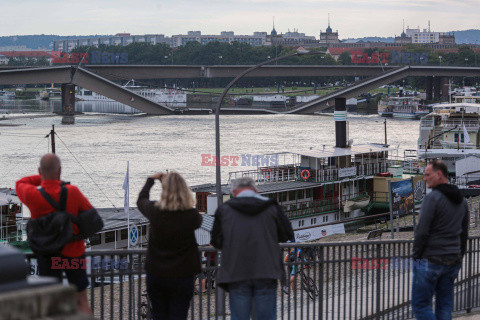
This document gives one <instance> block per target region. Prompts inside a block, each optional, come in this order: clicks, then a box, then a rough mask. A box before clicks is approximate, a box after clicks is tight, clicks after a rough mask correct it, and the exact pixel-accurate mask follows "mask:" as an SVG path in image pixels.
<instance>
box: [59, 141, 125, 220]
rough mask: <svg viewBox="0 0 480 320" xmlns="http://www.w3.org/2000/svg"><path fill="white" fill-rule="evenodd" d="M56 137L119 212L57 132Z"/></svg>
mask: <svg viewBox="0 0 480 320" xmlns="http://www.w3.org/2000/svg"><path fill="white" fill-rule="evenodd" d="M55 135H56V136H57V137H58V139H59V140H60V141H61V142H62V143H63V145H64V146H65V148H66V149H67V150H68V152H70V154H71V155H72V157H73V158H74V159H75V161H77V163H78V164H79V165H80V167H82V169H83V171H84V172H85V174H86V175H87V176H88V177H89V178H90V180H92V182H93V184H94V185H96V186H97V188H98V190H100V192H101V193H102V194H103V195H104V196H105V198H106V199H107V200H108V201H110V203H111V204H112V206H113V207H114V208H115V210H117V211H119V209H118V208H117V207H116V206H115V204H114V203H113V202H112V200H110V198H109V197H107V195H106V194H105V192H103V190H102V188H100V186H99V185H98V184H97V183H96V182H95V180H93V178H92V176H91V175H90V174H89V173H88V172H87V170H86V169H85V167H84V166H83V165H82V164H81V163H80V161H79V160H78V159H77V157H76V156H75V155H74V154H73V152H72V151H71V150H70V149H69V148H68V147H67V145H66V144H65V142H63V140H62V138H60V136H59V135H58V134H57V133H56V132H55Z"/></svg>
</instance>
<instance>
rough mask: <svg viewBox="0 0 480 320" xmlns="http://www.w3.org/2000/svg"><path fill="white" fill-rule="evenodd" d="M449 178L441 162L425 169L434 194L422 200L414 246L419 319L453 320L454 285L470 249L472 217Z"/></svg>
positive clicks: (415, 307) (414, 299)
mask: <svg viewBox="0 0 480 320" xmlns="http://www.w3.org/2000/svg"><path fill="white" fill-rule="evenodd" d="M447 176H448V169H447V166H446V165H445V163H443V162H442V161H438V160H434V161H433V162H431V163H430V164H429V165H428V166H427V167H426V169H425V178H424V180H425V181H426V182H427V186H428V187H429V188H432V192H431V193H429V194H428V195H427V196H426V197H425V199H424V200H423V203H422V208H421V210H420V216H419V221H418V224H417V226H416V228H415V240H414V243H413V259H415V263H414V264H413V266H414V269H413V286H412V307H413V312H414V314H415V317H416V318H417V319H437V320H440V319H451V318H452V305H453V283H454V281H455V279H456V278H457V276H458V271H459V270H460V268H461V266H462V257H463V255H464V254H465V250H466V246H467V238H468V224H469V214H468V205H467V202H466V201H465V199H464V197H463V195H462V193H461V192H460V191H459V190H458V188H457V187H456V186H454V185H451V184H448V179H447ZM434 294H435V296H436V303H435V314H434V313H433V309H432V307H431V305H432V297H433V295H434Z"/></svg>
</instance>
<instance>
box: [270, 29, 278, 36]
mask: <svg viewBox="0 0 480 320" xmlns="http://www.w3.org/2000/svg"><path fill="white" fill-rule="evenodd" d="M270 34H271V35H272V36H276V35H277V30H275V27H273V29H272V32H271V33H270Z"/></svg>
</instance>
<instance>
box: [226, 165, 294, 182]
mask: <svg viewBox="0 0 480 320" xmlns="http://www.w3.org/2000/svg"><path fill="white" fill-rule="evenodd" d="M297 168H298V167H297V166H294V165H292V166H279V167H262V168H258V169H255V170H245V171H235V172H230V173H229V176H228V184H229V185H230V183H231V182H232V181H233V180H235V179H238V178H242V177H250V178H252V179H253V180H254V181H255V182H256V183H257V184H263V183H271V182H282V181H295V180H297V171H298V170H297Z"/></svg>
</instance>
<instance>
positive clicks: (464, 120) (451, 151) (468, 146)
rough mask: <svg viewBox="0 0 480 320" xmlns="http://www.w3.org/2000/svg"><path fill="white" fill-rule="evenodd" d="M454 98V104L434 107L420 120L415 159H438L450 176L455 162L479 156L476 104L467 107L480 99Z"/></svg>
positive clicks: (479, 114)
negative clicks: (416, 157) (467, 157)
mask: <svg viewBox="0 0 480 320" xmlns="http://www.w3.org/2000/svg"><path fill="white" fill-rule="evenodd" d="M454 98H455V102H454V103H442V104H438V105H436V106H434V107H433V112H432V113H430V114H428V115H427V116H425V117H423V118H422V119H421V121H420V135H419V138H418V157H419V158H420V159H425V158H426V159H427V160H428V159H434V158H436V159H441V160H443V161H444V162H445V163H446V164H447V166H448V169H449V171H450V172H451V173H454V172H455V162H456V161H457V160H458V159H459V158H463V157H465V156H467V155H480V148H479V147H480V134H479V131H480V103H471V101H476V102H480V97H479V96H456V97H454ZM466 101H469V102H466Z"/></svg>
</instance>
